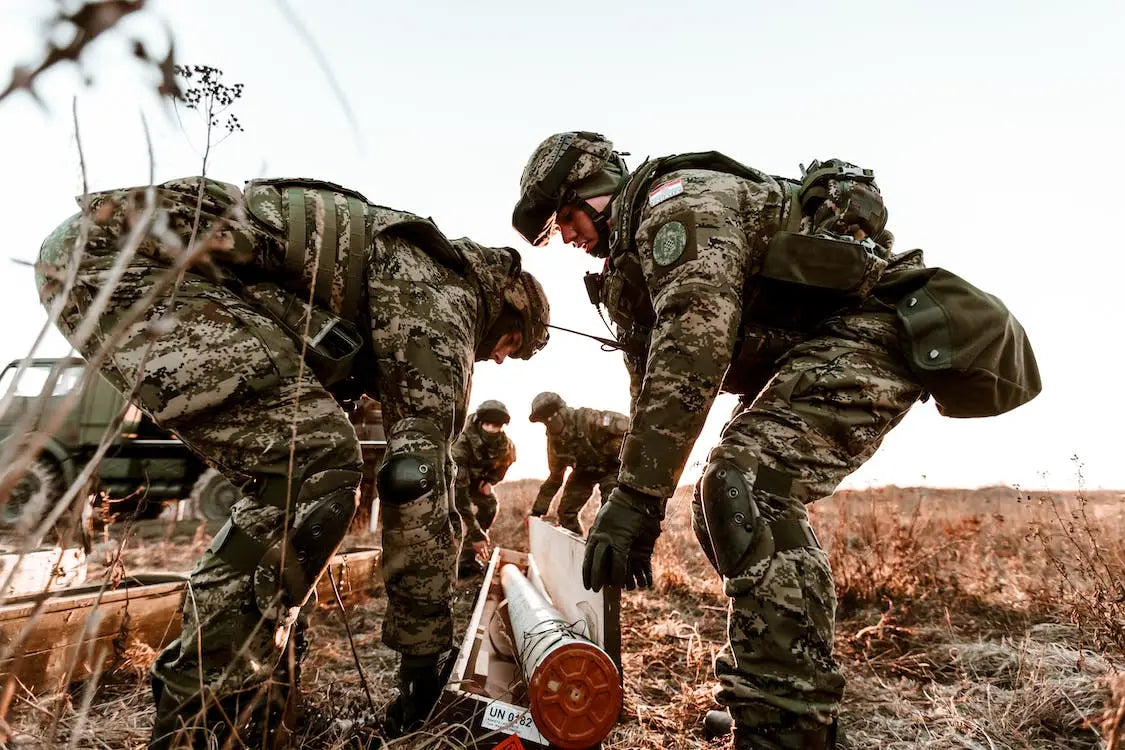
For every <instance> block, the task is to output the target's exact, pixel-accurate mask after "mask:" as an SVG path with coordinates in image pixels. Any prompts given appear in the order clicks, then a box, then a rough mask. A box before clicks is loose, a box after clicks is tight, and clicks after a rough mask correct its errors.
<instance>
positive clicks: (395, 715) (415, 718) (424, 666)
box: [383, 649, 457, 739]
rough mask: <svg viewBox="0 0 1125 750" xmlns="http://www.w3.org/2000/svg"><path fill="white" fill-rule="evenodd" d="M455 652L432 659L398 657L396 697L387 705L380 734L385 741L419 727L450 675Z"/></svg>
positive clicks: (426, 717) (427, 715) (436, 700)
mask: <svg viewBox="0 0 1125 750" xmlns="http://www.w3.org/2000/svg"><path fill="white" fill-rule="evenodd" d="M456 660H457V652H456V651H454V650H452V649H450V650H449V651H446V652H445V653H443V654H439V655H438V656H437V657H436V658H435V657H406V656H404V657H402V661H401V662H399V667H398V695H397V696H395V699H394V700H393V701H391V703H390V705H388V706H387V715H386V718H385V719H384V720H383V731H384V734H386V736H387V738H388V739H394V738H396V737H401V736H403V735H404V734H408V733H410V732H413V731H415V730H417V729H418V728H420V727H421V726H422V724H424V723H425V721H426V719H428V718H429V716H430V713H431V712H432V711H433V710H434V707H435V706H436V705H437V702H438V698H440V697H441V691H442V690H443V689H444V688H445V683H447V682H449V675H450V674H452V672H453V663H454V662H455V661H456Z"/></svg>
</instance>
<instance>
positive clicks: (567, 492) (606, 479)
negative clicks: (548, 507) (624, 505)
mask: <svg viewBox="0 0 1125 750" xmlns="http://www.w3.org/2000/svg"><path fill="white" fill-rule="evenodd" d="M595 486H596V487H598V489H599V490H600V491H601V496H602V500H603V501H604V500H605V498H607V497H609V493H610V492H612V491H613V488H614V487H616V486H617V467H616V466H614V467H613V468H611V469H605V468H581V469H578V468H575V469H572V470H571V472H570V476H569V477H567V479H566V484H565V485H563V491H562V497H561V498H560V499H559V508H558V516H559V526H562V527H563V528H564V529H570V530H571V531H573V532H574V533H575V534H582V533H583V532H582V524H581V523H579V522H578V514H579V513H581V512H582V509H583V508H585V507H586V503H587V502H589V500H590V497H591V496H592V495H593V494H594V487H595Z"/></svg>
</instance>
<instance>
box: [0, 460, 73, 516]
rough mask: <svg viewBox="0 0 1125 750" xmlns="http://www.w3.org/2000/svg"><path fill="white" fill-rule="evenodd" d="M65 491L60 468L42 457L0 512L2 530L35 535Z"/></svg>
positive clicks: (36, 461) (23, 477)
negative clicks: (30, 532) (33, 533)
mask: <svg viewBox="0 0 1125 750" xmlns="http://www.w3.org/2000/svg"><path fill="white" fill-rule="evenodd" d="M64 489H65V487H64V483H63V476H62V472H61V471H59V467H58V466H57V465H56V464H55V462H54V461H52V460H51V459H49V458H46V457H43V456H40V457H39V458H37V459H35V463H33V464H31V466H29V467H28V468H27V471H26V472H25V473H24V475H23V476H22V477H20V480H19V482H17V483H16V486H15V487H13V488H12V495H11V497H9V498H8V502H6V503H5V504H4V507H3V508H2V509H0V526H3V527H4V528H7V529H15V530H17V531H19V532H21V533H26V532H29V531H33V530H34V529H35V527H36V526H38V525H39V523H40V522H41V521H42V520H43V517H44V516H45V515H46V514H47V513H49V512H50V511H51V509H52V508H54V507H55V503H57V502H58V501H59V499H60V498H61V497H62V496H63V490H64Z"/></svg>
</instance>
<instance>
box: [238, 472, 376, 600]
mask: <svg viewBox="0 0 1125 750" xmlns="http://www.w3.org/2000/svg"><path fill="white" fill-rule="evenodd" d="M360 479H361V475H360V473H359V472H356V471H350V470H346V469H330V470H328V471H322V472H318V473H316V474H313V475H312V476H310V477H308V478H307V479H306V480H305V481H304V482H302V483H301V487H300V491H299V492H298V493H297V508H298V512H297V520H296V523H294V524H293V527H292V528H291V529H290V530H289V534H288V535H287V538H285V539H281V540H278V542H277V543H276V544H274V545H272V546H271V547H270V548H269V549H268V550H267V551H266V554H265V555H263V556H262V560H261V562H260V563H259V564H258V567H257V568H256V569H255V571H254V594H255V597H256V599H257V600H258V605H259V607H260V608H262V609H263V613H264V612H265V609H266V608H268V606H269V602H273V601H276V600H277V599H278V595H279V594H280V602H281V606H282V608H284V609H291V608H294V607H301V606H304V604H305V602H306V601H308V598H309V595H310V594H311V593H312V591H313V588H314V587H315V586H316V582H317V579H318V578H320V576H321V574H322V573H323V572H324V569H325V568H327V567H328V561H329V560H331V559H332V555H333V554H335V552H336V549H337V548H338V547H339V546H340V542H342V541H343V539H344V534H346V533H347V531H348V524H350V523H351V520H352V516H353V515H355V510H356V507H357V505H358V499H357V498H356V491H355V489H356V487H357V486H358V485H359V481H360Z"/></svg>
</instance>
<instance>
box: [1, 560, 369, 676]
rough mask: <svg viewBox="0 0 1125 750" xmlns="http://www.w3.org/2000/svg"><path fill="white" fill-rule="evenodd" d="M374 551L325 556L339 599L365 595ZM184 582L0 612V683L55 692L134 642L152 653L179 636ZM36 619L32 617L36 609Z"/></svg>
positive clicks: (66, 597) (326, 593)
mask: <svg viewBox="0 0 1125 750" xmlns="http://www.w3.org/2000/svg"><path fill="white" fill-rule="evenodd" d="M379 558H380V550H378V549H364V550H349V551H348V552H343V553H340V554H337V555H336V556H334V557H333V558H332V562H331V570H332V574H333V577H334V578H335V580H336V584H337V587H338V588H339V591H340V596H341V598H343V599H344V600H345V601H346V600H347V599H348V598H350V597H354V596H357V595H359V594H361V593H363V592H369V591H371V590H372V588H373V585H374V583H375V581H376V579H377V576H378V568H379ZM186 585H187V579H186V578H185V577H184V576H182V575H177V574H159V573H157V574H142V575H138V576H136V577H134V578H132V579H127V580H126V581H123V582H122V585H121V586H120V587H119V588H117V589H114V590H112V591H105V592H102V593H101V595H100V596H99V587H98V586H83V587H80V588H77V589H68V590H65V591H62V592H58V593H55V594H51V595H49V596H48V597H47V598H46V599H45V600H44V601H43V602H42V603H40V602H39V601H38V599H39V597H36V596H31V597H23V598H22V599H19V600H16V601H13V602H10V603H8V604H6V605H4V606H0V681H3V682H6V681H7V680H8V679H9V678H10V677H12V676H14V677H15V678H16V679H18V680H19V681H20V682H21V683H23V685H24V686H26V687H27V688H28V689H29V690H31V691H32V692H36V693H38V692H43V691H50V690H57V689H59V688H60V687H62V683H63V681H65V680H66V678H67V671H68V670H69V669H70V668H71V664H72V663H73V664H74V672H73V674H72V675H71V679H73V680H82V679H85V678H87V677H88V676H89V675H90V674H92V673H93V671H94V670H95V669H96V668H97V664H96V656H97V655H98V654H99V653H100V654H104V659H105V663H104V664H103V671H106V672H108V671H110V670H113V669H115V668H117V667H118V666H120V665H121V664H122V663H123V657H124V652H125V649H127V648H128V647H130V645H133V644H134V643H136V642H139V643H142V644H144V645H146V646H149V647H150V648H153V649H156V650H159V649H161V648H163V647H164V646H166V645H167V644H168V643H170V642H171V641H172V640H173V639H174V638H175V637H176V636H178V635H179V633H180V625H181V622H180V620H181V606H182V602H183V598H184V591H185V587H186ZM317 596H318V597H319V599H320V601H322V602H332V601H334V600H335V597H334V594H333V592H332V585H331V583H330V581H329V579H328V576H327V575H325V576H322V577H321V580H320V581H318V583H317ZM37 610H38V613H37V614H36V611H37Z"/></svg>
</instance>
